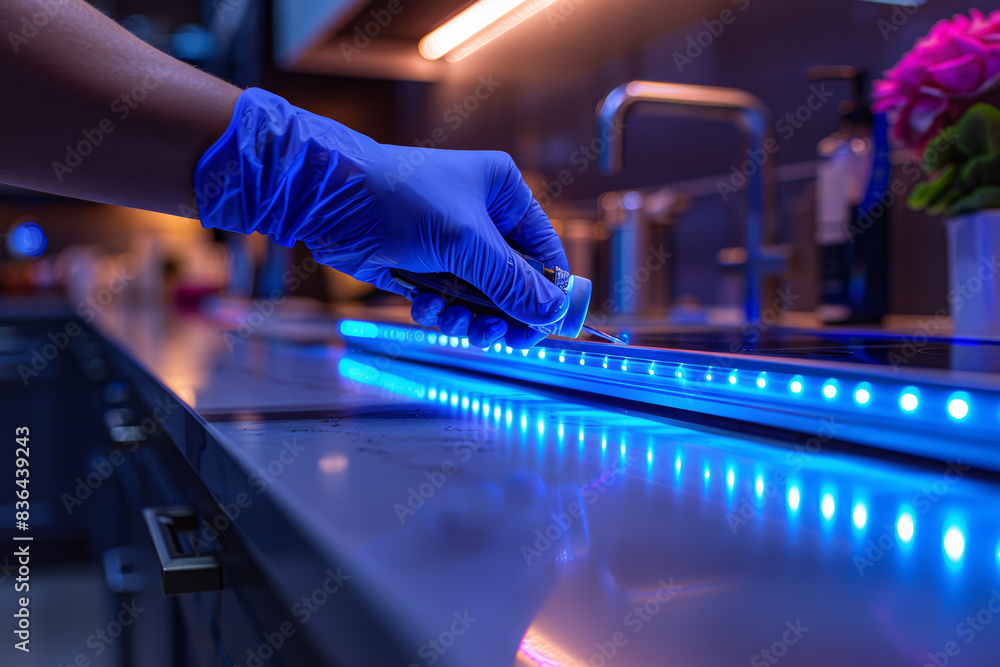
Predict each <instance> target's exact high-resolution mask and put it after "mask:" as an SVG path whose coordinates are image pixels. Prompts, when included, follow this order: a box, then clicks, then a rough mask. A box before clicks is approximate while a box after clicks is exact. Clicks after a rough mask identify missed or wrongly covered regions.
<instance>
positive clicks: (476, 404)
mask: <svg viewBox="0 0 1000 667" xmlns="http://www.w3.org/2000/svg"><path fill="white" fill-rule="evenodd" d="M472 411H473V412H479V399H478V398H474V399H472ZM483 412H487V413H488V412H489V410H483Z"/></svg>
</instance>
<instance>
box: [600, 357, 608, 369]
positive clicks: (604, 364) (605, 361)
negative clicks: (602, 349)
mask: <svg viewBox="0 0 1000 667" xmlns="http://www.w3.org/2000/svg"><path fill="white" fill-rule="evenodd" d="M601 365H602V366H604V367H605V368H607V367H608V358H607V357H604V363H602V364H601Z"/></svg>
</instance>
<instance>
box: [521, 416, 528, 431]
mask: <svg viewBox="0 0 1000 667" xmlns="http://www.w3.org/2000/svg"><path fill="white" fill-rule="evenodd" d="M521 428H528V415H521Z"/></svg>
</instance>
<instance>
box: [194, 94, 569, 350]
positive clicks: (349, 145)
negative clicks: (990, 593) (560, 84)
mask: <svg viewBox="0 0 1000 667" xmlns="http://www.w3.org/2000/svg"><path fill="white" fill-rule="evenodd" d="M195 192H196V195H197V201H198V206H199V213H200V216H201V222H202V225H204V226H205V227H217V228H219V229H224V230H228V231H234V232H240V233H243V234H250V233H252V232H255V231H256V232H260V233H261V234H267V235H269V236H270V237H271V239H272V240H274V242H275V243H278V244H280V245H284V246H292V245H293V244H294V243H295V242H296V241H303V242H304V243H305V244H306V246H307V247H308V248H309V249H310V251H312V254H313V257H314V258H315V259H316V260H317V261H318V262H321V263H323V264H327V265H328V266H332V267H334V268H335V269H338V270H340V271H343V272H344V273H347V274H350V275H352V276H354V277H355V278H357V279H358V280H362V281H364V282H367V283H371V284H372V285H375V286H376V287H379V288H381V289H384V290H388V291H390V292H395V293H397V294H402V295H404V296H406V297H407V298H409V299H411V300H412V301H413V306H412V315H413V318H414V320H416V321H417V322H418V323H420V324H424V325H427V326H435V325H437V326H438V327H439V328H440V329H441V331H442V332H444V333H446V334H449V335H453V336H468V337H469V342H470V344H472V345H474V346H476V347H486V346H488V345H491V344H493V342H495V341H497V340H499V339H500V338H502V337H505V339H506V340H505V342H506V344H507V345H510V346H512V347H530V346H531V345H534V344H535V343H536V342H538V341H539V340H541V339H542V338H544V337H545V334H543V333H540V332H537V331H535V330H533V329H532V328H531V325H535V326H542V325H547V324H552V323H553V322H554V321H555V320H557V319H558V317H559V314H560V310H561V308H562V305H563V302H564V300H565V298H566V295H565V294H564V293H563V292H562V290H560V289H558V288H557V287H556V286H555V285H553V284H552V283H551V282H549V281H547V280H546V279H545V278H544V277H543V276H541V275H540V274H539V273H538V272H537V271H535V270H533V269H532V268H531V267H530V266H528V264H527V263H526V262H525V261H524V259H523V258H522V257H521V256H519V255H518V254H517V252H515V250H517V251H519V252H521V253H524V254H525V255H528V256H532V257H535V258H537V259H539V260H540V261H542V262H543V263H544V264H545V265H546V266H547V267H552V266H554V265H558V266H561V267H563V268H567V267H568V263H567V261H566V255H565V252H564V251H563V247H562V244H561V243H560V241H559V237H558V236H557V235H556V233H555V231H554V230H553V229H552V225H551V224H550V223H549V220H548V218H547V217H546V215H545V213H544V212H543V211H542V209H541V207H540V206H539V205H538V202H537V201H535V200H534V198H533V197H532V195H531V191H530V190H529V188H528V186H527V185H526V184H525V183H524V180H523V179H522V178H521V175H520V173H519V172H518V170H517V168H516V167H515V166H514V163H513V161H512V160H511V159H510V156H508V155H506V154H504V153H497V152H485V151H447V150H434V149H426V148H408V147H402V146H388V145H383V144H379V143H377V142H375V141H373V140H372V139H370V138H368V137H366V136H364V135H362V134H359V133H357V132H354V131H352V130H350V129H348V128H346V127H344V126H343V125H341V124H340V123H337V122H335V121H333V120H330V119H328V118H323V117H321V116H317V115H315V114H311V113H309V112H307V111H304V110H302V109H298V108H296V107H294V106H292V105H291V104H289V103H288V102H286V101H285V100H284V99H282V98H280V97H278V96H276V95H272V94H271V93H268V92H266V91H264V90H260V89H257V88H250V89H248V90H246V91H244V92H243V94H242V95H240V97H239V100H238V101H237V103H236V109H235V111H234V113H233V120H232V121H231V122H230V125H229V127H228V128H227V129H226V132H225V133H224V134H223V135H222V137H220V138H219V140H218V141H217V142H216V143H215V144H214V145H213V146H212V147H211V148H210V149H209V150H208V151H207V152H206V153H205V154H204V155H203V156H202V158H201V160H199V162H198V165H197V167H196V169H195ZM393 268H396V269H403V270H406V271H410V272H412V273H449V274H453V275H455V276H457V277H459V278H461V279H463V280H465V281H467V282H469V283H471V284H472V285H474V286H475V287H477V288H478V289H479V290H480V291H482V292H483V293H484V294H486V295H487V296H488V297H489V298H490V299H491V300H492V301H493V302H494V303H495V304H496V305H497V306H499V307H500V308H501V309H502V310H503V311H504V312H505V313H506V314H507V315H508V316H509V319H508V320H507V321H504V320H503V319H500V318H497V317H493V316H477V315H476V314H475V313H472V312H470V311H469V310H468V309H467V308H465V307H463V306H458V305H453V306H449V305H448V304H446V303H445V301H444V300H443V299H441V298H440V297H438V296H435V295H431V294H426V293H425V294H418V293H416V291H415V290H412V289H408V288H406V287H404V286H402V285H401V284H399V283H398V282H396V281H395V280H394V279H393V278H392V276H391V275H390V273H389V272H390V270H391V269H393Z"/></svg>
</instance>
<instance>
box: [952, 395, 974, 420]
mask: <svg viewBox="0 0 1000 667" xmlns="http://www.w3.org/2000/svg"><path fill="white" fill-rule="evenodd" d="M948 414H949V415H951V418H952V419H957V420H962V419H965V418H966V417H968V416H969V395H968V394H967V393H965V392H964V391H956V392H955V393H954V394H952V395H951V398H950V399H949V400H948Z"/></svg>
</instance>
